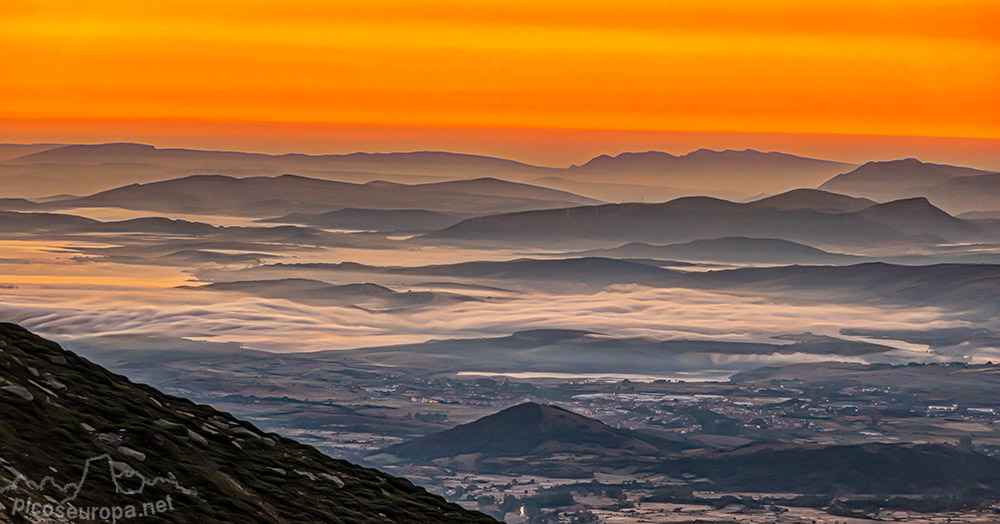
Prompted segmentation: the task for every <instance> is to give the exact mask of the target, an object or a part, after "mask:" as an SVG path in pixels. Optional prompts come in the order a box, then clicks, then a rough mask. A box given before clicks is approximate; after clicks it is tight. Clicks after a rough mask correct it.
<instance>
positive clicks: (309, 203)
mask: <svg viewBox="0 0 1000 524" xmlns="http://www.w3.org/2000/svg"><path fill="white" fill-rule="evenodd" d="M592 202H594V200H593V199H589V198H584V197H579V196H576V195H573V194H571V193H566V192H563V191H557V190H554V189H548V188H542V187H537V186H529V185H526V184H518V183H513V182H506V181H501V180H495V179H475V180H460V181H454V182H442V183H436V184H419V185H406V184H397V183H392V182H383V181H376V182H368V183H365V184H353V183H349V182H337V181H331V180H320V179H315V178H307V177H302V176H297V175H281V176H277V177H251V178H234V177H230V176H223V175H192V176H188V177H184V178H179V179H172V180H165V181H159V182H150V183H146V184H131V185H128V186H124V187H119V188H116V189H111V190H108V191H103V192H100V193H96V194H94V195H90V196H86V197H80V198H75V199H69V200H61V201H58V202H52V203H49V204H46V205H45V207H48V208H53V209H59V208H67V207H120V208H123V209H141V210H151V211H163V212H183V213H205V214H227V213H228V214H234V215H238V216H252V217H260V216H262V215H263V216H266V215H272V216H273V215H277V214H280V213H282V212H284V213H290V212H308V211H317V212H326V211H331V210H336V209H341V208H349V207H359V206H360V207H368V208H377V209H413V208H418V209H423V208H425V207H426V209H427V210H430V211H441V212H456V213H478V214H482V213H488V212H490V211H494V212H495V211H499V210H504V209H508V210H510V209H539V208H551V207H564V206H566V205H574V204H576V205H579V204H581V203H592Z"/></svg>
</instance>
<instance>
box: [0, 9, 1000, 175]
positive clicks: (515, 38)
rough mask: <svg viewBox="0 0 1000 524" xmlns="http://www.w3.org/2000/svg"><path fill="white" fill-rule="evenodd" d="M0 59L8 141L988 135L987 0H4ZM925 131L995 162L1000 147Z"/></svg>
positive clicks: (994, 135) (998, 125)
mask: <svg viewBox="0 0 1000 524" xmlns="http://www.w3.org/2000/svg"><path fill="white" fill-rule="evenodd" d="M0 53H2V56H3V57H4V58H3V73H2V75H3V82H2V83H0V141H6V142H25V141H32V142H37V141H60V142H68V141H79V142H93V141H103V140H106V139H116V140H130V139H132V140H136V141H143V140H142V137H154V138H155V137H156V136H160V137H161V139H160V140H159V142H160V143H159V144H158V145H185V146H189V147H217V146H218V145H219V144H225V143H228V142H226V137H227V136H228V137H233V136H236V137H237V138H239V137H242V138H241V140H243V141H242V142H239V140H237V142H238V143H236V144H233V146H231V147H232V148H240V147H245V148H246V149H256V150H275V149H279V150H296V149H301V150H312V151H316V149H317V148H319V147H325V149H324V150H325V151H336V150H338V149H343V148H349V147H354V146H357V148H367V149H373V150H379V149H382V150H385V149H400V148H404V149H407V148H408V149H423V148H429V149H430V148H440V149H446V148H455V147H458V148H461V147H462V145H463V144H466V146H467V147H466V148H465V149H466V150H476V152H489V151H488V149H489V147H488V146H486V145H484V144H488V143H490V142H491V141H493V142H496V144H497V152H498V153H508V150H511V151H512V153H513V154H507V156H514V157H517V156H518V154H517V151H516V144H517V143H520V144H521V146H523V147H525V148H526V149H525V150H524V151H523V153H522V154H521V155H520V156H521V157H527V158H531V159H534V160H544V158H543V157H544V154H543V152H541V151H532V150H531V144H532V143H535V148H536V149H537V143H538V142H539V141H541V142H543V143H544V142H546V141H548V142H551V143H552V145H553V147H556V146H558V147H557V149H559V151H560V152H552V153H551V154H550V157H551V158H550V160H551V161H553V162H561V161H563V160H564V159H565V158H568V157H569V156H570V154H571V153H573V152H574V147H573V137H574V136H576V137H582V136H584V135H583V134H586V136H587V137H589V138H588V139H587V140H588V141H589V142H587V143H588V144H591V145H590V146H587V147H592V146H593V145H594V144H596V143H599V142H600V141H601V138H600V137H601V136H602V135H601V133H605V135H603V136H605V137H606V138H607V139H608V141H609V146H608V149H615V148H619V149H630V148H635V149H641V148H647V149H648V148H655V146H656V137H664V140H666V137H668V135H664V134H663V132H669V131H693V132H701V133H703V134H700V135H699V134H697V133H696V134H694V135H691V136H693V137H695V138H697V137H702V138H704V139H706V140H707V139H708V138H709V137H719V136H729V137H735V136H749V135H746V134H748V133H752V134H755V135H754V136H764V137H768V136H770V137H774V136H786V135H803V134H804V135H803V136H804V138H803V139H802V140H799V141H798V142H800V143H808V142H809V141H810V140H812V141H813V142H816V141H824V140H825V141H830V140H833V142H830V143H834V142H836V143H840V144H843V143H844V142H843V140H841V139H835V138H830V136H828V135H895V136H904V137H913V136H921V137H962V138H978V139H1000V2H996V0H948V1H943V0H932V1H914V0H893V1H878V0H864V1H861V0H838V1H831V0H817V1H810V2H803V1H801V0H777V1H775V0H770V1H767V2H763V1H760V0H758V1H735V0H671V1H645V0H630V1H627V2H600V3H598V2H590V1H587V0H572V1H562V0H532V1H507V2H499V1H491V2H486V1H481V0H442V1H434V2H419V1H410V0H366V1H364V2H356V1H355V2H338V1H325V0H286V1H254V0H242V1H238V2H237V1H215V2H206V1H204V0H199V1H193V0H167V1H161V2H142V1H136V0H130V1H119V0H102V1H99V2H83V1H67V0H55V1H52V0H50V1H46V0H31V1H26V2H12V1H7V0H0ZM161 122H162V123H164V124H162V125H160V124H158V123H161ZM234 129H237V132H235V133H234V132H233V130H234ZM336 129H340V131H331V130H336ZM359 129H360V130H362V131H358V130H359ZM442 129H444V130H447V129H451V130H453V131H452V132H448V133H444V132H442V131H441V130H442ZM109 130H113V131H109ZM310 130H313V131H317V130H320V131H322V132H319V133H318V134H317V136H318V137H320V140H321V143H317V142H316V140H317V139H316V138H314V139H313V140H312V141H310V140H309V138H308V136H309V131H310ZM375 130H378V131H377V132H376V131H375ZM420 130H426V131H427V132H426V133H424V134H423V135H422V134H421V132H420ZM546 130H553V131H552V132H546ZM557 130H558V132H557ZM577 130H578V131H577ZM583 130H586V131H585V132H584V131H583ZM574 133H575V134H574ZM581 133H583V134H581ZM594 133H597V134H596V135H594ZM706 133H707V134H706ZM734 133H736V134H734ZM762 133H763V135H761V134H762ZM737 134H738V135H737ZM775 134H778V135H775ZM362 135H364V136H365V137H366V138H365V139H364V140H361V139H359V138H358V136H362ZM446 135H447V136H448V137H450V138H447V139H445V138H444V137H445V136H446ZM821 135H822V136H826V138H819V137H820V136H821ZM421 136H423V137H424V138H423V140H421V139H420V137H421ZM629 136H631V137H633V138H632V140H633V142H632V143H630V142H628V140H627V139H626V138H627V137H629ZM669 136H674V135H669ZM185 137H186V141H185ZM345 137H348V138H345ZM512 137H520V138H516V139H515V138H512ZM623 137H624V138H623ZM809 137H813V138H812V139H810V138H809ZM675 138H676V137H675ZM297 140H301V141H302V142H303V143H302V147H298V148H297V147H295V146H296V141H297ZM837 140H840V141H839V142H837ZM875 140H876V141H878V140H881V141H882V143H884V144H890V143H892V141H893V140H898V139H888V138H879V139H875ZM921 140H923V139H921ZM145 141H150V140H145ZM230 141H233V140H230ZM694 141H696V140H694ZM709 141H710V140H709ZM766 141H767V140H765V142H766ZM269 142H270V147H269ZM473 142H474V143H475V144H477V145H470V144H472V143H473ZM745 142H753V140H745ZM758 142H760V140H758ZM910 142H911V143H912V142H913V140H912V139H910ZM154 143H157V142H155V141H154ZM778 143H781V141H780V140H779V141H778ZM858 143H859V144H860V143H861V142H858ZM928 143H930V142H928ZM633 144H634V145H635V147H630V146H631V145H633ZM671 144H673V145H676V143H674V142H671V143H667V144H666V145H671ZM727 144H728V143H727ZM884 144H883V145H884ZM934 144H937V146H936V147H938V148H939V149H942V148H943V149H947V148H948V147H952V146H954V147H958V149H955V150H954V151H953V153H954V152H955V151H959V150H962V151H965V152H966V153H969V154H973V153H974V154H978V155H979V156H981V157H982V156H984V155H985V156H986V157H989V158H990V159H992V160H989V159H987V160H983V162H986V163H996V164H998V165H997V167H1000V151H997V149H998V148H997V145H998V144H1000V142H997V141H994V140H985V141H983V140H981V141H968V140H966V141H961V140H959V141H954V140H951V141H937V142H934ZM949 144H950V145H949ZM647 145H648V146H649V147H645V146H647ZM706 145H711V144H706ZM732 145H733V146H738V145H739V144H735V143H734V144H732ZM746 145H747V146H748V147H753V146H755V144H754V143H747V144H746ZM449 146H452V147H449ZM581 146H583V144H581ZM678 147H679V146H678ZM871 147H872V146H871V145H869V146H868V148H869V149H871ZM880 147H881V146H880ZM983 148H986V149H988V150H990V151H987V152H984V151H983V150H982V149H983ZM483 149H487V151H483ZM664 149H668V148H667V147H664ZM862 149H863V148H862ZM588 151H589V149H588ZM858 151H861V150H858ZM888 151H894V150H893V149H891V148H890V149H889V150H888ZM916 152H917V153H919V148H917V151H916ZM576 153H577V155H578V156H579V155H580V153H582V151H576ZM844 154H847V153H844ZM955 154H958V153H955ZM583 156H586V155H583ZM842 156H843V155H842ZM536 157H538V158H536ZM970 158H971V157H970ZM976 162H979V160H976Z"/></svg>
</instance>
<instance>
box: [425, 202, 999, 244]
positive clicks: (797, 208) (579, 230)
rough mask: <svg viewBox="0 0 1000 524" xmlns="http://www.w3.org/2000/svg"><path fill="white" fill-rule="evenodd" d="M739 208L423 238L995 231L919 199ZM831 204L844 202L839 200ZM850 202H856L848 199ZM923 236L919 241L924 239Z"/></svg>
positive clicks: (557, 219) (626, 213)
mask: <svg viewBox="0 0 1000 524" xmlns="http://www.w3.org/2000/svg"><path fill="white" fill-rule="evenodd" d="M775 198H777V197H772V198H770V199H764V200H761V201H755V202H749V203H736V202H730V201H726V200H721V199H716V198H710V197H685V198H679V199H676V200H671V201H669V202H665V203H662V204H638V203H633V204H605V205H598V206H585V207H574V208H566V209H557V210H539V211H524V212H517V213H508V214H501V215H490V216H484V217H476V218H470V219H467V220H464V221H462V222H459V223H458V224H456V225H454V226H451V227H449V228H446V229H443V230H441V231H437V232H434V233H430V234H428V235H425V236H424V237H421V238H426V239H427V240H429V241H439V242H449V241H451V242H456V241H457V242H465V243H477V242H478V243H481V244H486V245H489V244H491V243H493V244H501V245H503V244H513V245H540V244H545V245H551V244H572V243H576V244H580V243H590V244H595V243H598V242H612V241H616V240H617V241H619V242H621V241H630V242H644V243H663V242H689V241H692V240H699V239H711V238H721V237H734V236H743V237H758V238H777V239H783V240H790V241H793V242H798V243H806V244H810V245H814V246H815V245H817V244H819V245H825V246H838V245H865V244H873V243H885V242H890V241H903V240H906V241H910V242H915V241H918V240H919V241H920V242H922V243H926V242H932V243H933V242H937V243H942V242H943V241H947V240H952V241H959V240H970V239H975V238H992V237H991V235H993V236H995V235H997V233H998V232H997V231H993V230H992V229H990V228H987V227H983V226H982V225H980V224H977V223H975V222H972V221H965V220H962V219H957V218H954V217H951V216H950V215H948V214H947V213H944V212H943V211H941V210H940V209H938V208H936V207H934V206H933V205H932V204H930V203H929V202H926V199H924V200H919V199H918V200H919V201H918V200H914V199H910V200H909V201H896V202H887V203H884V204H874V205H871V206H868V207H865V208H863V209H861V210H860V211H851V212H839V213H838V212H830V211H829V210H828V209H827V210H826V211H817V210H814V209H811V208H810V207H809V204H808V202H811V201H815V193H813V194H808V195H807V198H806V199H805V200H806V203H803V204H802V205H796V204H793V203H791V202H790V201H792V200H795V195H792V196H782V202H781V205H780V206H779V207H774V206H773V205H772V204H773V202H775ZM830 199H831V200H836V201H838V202H842V200H841V199H840V198H839V197H838V196H832V197H830ZM852 202H853V201H852ZM920 237H923V239H922V240H921V239H920Z"/></svg>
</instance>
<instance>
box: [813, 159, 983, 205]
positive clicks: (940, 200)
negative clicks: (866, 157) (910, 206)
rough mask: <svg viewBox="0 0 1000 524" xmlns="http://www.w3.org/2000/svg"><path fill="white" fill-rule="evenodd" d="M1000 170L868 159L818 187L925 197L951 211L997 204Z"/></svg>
mask: <svg viewBox="0 0 1000 524" xmlns="http://www.w3.org/2000/svg"><path fill="white" fill-rule="evenodd" d="M998 180H1000V174H998V173H995V172H991V171H984V170H980V169H972V168H967V167H959V166H951V165H944V164H932V163H929V162H921V161H920V160H917V159H915V158H906V159H902V160H890V161H886V162H868V163H866V164H864V165H862V166H860V167H858V168H857V169H855V170H853V171H850V172H847V173H843V174H840V175H837V176H835V177H833V178H831V179H830V180H828V181H826V182H824V183H823V184H821V185H819V186H818V187H819V189H823V190H827V191H834V192H837V193H844V194H847V195H852V196H857V197H867V198H873V199H876V200H898V199H906V198H913V197H926V198H929V199H930V200H931V202H932V203H933V204H934V205H937V206H940V207H943V208H945V209H947V210H948V211H949V212H951V213H955V214H957V213H961V212H964V211H976V210H982V211H987V210H995V209H997V208H998V206H1000V204H998V202H1000V193H998V189H1000V183H998V182H997V181H998Z"/></svg>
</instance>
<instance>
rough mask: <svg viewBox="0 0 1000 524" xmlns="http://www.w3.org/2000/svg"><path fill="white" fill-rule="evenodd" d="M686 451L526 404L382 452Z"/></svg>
mask: <svg viewBox="0 0 1000 524" xmlns="http://www.w3.org/2000/svg"><path fill="white" fill-rule="evenodd" d="M685 447H689V446H685V445H684V444H683V443H682V442H680V441H678V440H668V439H667V438H664V437H657V436H652V435H647V434H643V433H639V432H635V431H629V430H624V429H616V428H612V427H611V426H608V425H607V424H604V423H603V422H600V421H598V420H594V419H591V418H587V417H584V416H582V415H578V414H576V413H573V412H572V411H567V410H565V409H563V408H560V407H557V406H550V405H544V404H536V403H534V402H528V403H525V404H519V405H516V406H513V407H510V408H507V409H505V410H503V411H500V412H499V413H496V414H493V415H489V416H487V417H483V418H481V419H479V420H476V421H474V422H470V423H468V424H463V425H461V426H457V427H454V428H452V429H448V430H445V431H442V432H440V433H434V434H432V435H428V436H426V437H421V438H418V439H415V440H410V441H407V442H402V443H400V444H396V445H393V446H390V447H388V448H385V449H383V450H381V452H380V453H385V454H389V455H392V456H394V457H397V458H401V459H404V460H408V461H425V462H429V461H432V460H434V459H439V458H445V457H455V456H458V455H477V456H478V457H479V458H480V459H482V458H494V457H516V458H528V457H531V456H532V455H551V454H556V453H577V454H600V455H620V454H637V455H659V454H661V453H663V452H665V451H669V450H679V449H684V448H685Z"/></svg>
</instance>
